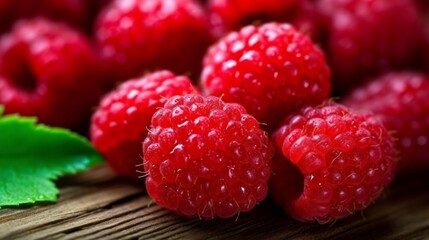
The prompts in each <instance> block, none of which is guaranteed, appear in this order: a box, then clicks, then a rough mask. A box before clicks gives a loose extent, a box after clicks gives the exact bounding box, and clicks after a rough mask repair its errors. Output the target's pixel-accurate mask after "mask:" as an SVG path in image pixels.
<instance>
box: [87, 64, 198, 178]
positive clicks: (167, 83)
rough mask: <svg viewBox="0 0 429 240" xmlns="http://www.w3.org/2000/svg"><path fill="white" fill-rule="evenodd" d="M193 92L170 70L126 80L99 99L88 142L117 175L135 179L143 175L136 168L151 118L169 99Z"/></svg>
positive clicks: (188, 82)
mask: <svg viewBox="0 0 429 240" xmlns="http://www.w3.org/2000/svg"><path fill="white" fill-rule="evenodd" d="M194 92H195V89H194V87H193V86H192V84H191V80H189V79H188V78H186V77H183V76H175V75H174V74H173V73H171V72H169V71H159V72H154V73H151V74H147V75H145V76H143V77H141V78H136V79H131V80H129V81H126V82H124V83H122V84H121V85H120V86H119V87H118V88H117V89H116V90H114V91H113V92H111V93H109V94H108V95H106V96H105V97H104V98H103V99H102V100H101V103H100V106H99V107H98V109H97V111H96V112H95V113H94V115H93V117H92V123H91V129H90V135H91V141H92V143H93V144H94V146H95V147H96V148H97V149H98V150H99V151H100V152H101V153H102V154H103V155H104V156H105V158H106V159H107V162H108V163H109V165H110V167H111V168H112V169H113V170H114V171H115V172H116V173H118V174H119V175H122V176H128V177H131V178H136V179H137V178H139V177H140V176H142V175H143V173H142V172H138V171H137V169H138V165H139V164H141V163H142V162H143V160H142V153H141V143H142V142H143V140H144V138H145V137H146V135H147V129H148V128H149V125H150V120H151V118H152V115H153V114H154V112H155V111H156V110H157V109H158V108H160V107H162V106H163V105H164V103H165V102H166V101H167V99H168V98H171V97H173V96H175V95H184V94H189V93H194Z"/></svg>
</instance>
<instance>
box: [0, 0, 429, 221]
mask: <svg viewBox="0 0 429 240" xmlns="http://www.w3.org/2000/svg"><path fill="white" fill-rule="evenodd" d="M23 2H24V1H23V0H5V1H0V15H1V16H2V21H1V22H0V34H1V35H0V104H1V105H4V107H5V111H6V113H19V114H22V115H31V116H37V117H38V119H39V121H40V122H41V123H45V124H49V125H54V126H62V127H67V128H70V129H72V130H80V131H86V129H88V127H89V137H90V139H91V141H92V143H93V144H94V146H95V147H96V148H97V149H98V150H99V151H100V152H101V153H102V154H103V155H104V156H105V158H106V160H107V162H108V164H109V166H110V167H111V168H112V169H113V170H114V171H115V172H116V173H117V174H119V175H122V176H126V177H129V178H131V179H134V180H138V179H139V178H144V177H145V184H146V188H147V192H148V194H149V195H150V196H151V197H152V198H153V200H154V201H155V202H156V203H157V204H159V205H160V206H162V207H165V208H167V209H170V210H172V211H174V212H177V213H178V214H180V215H184V216H187V217H199V218H203V219H209V218H215V217H220V218H228V217H232V216H234V215H237V214H239V213H240V212H247V211H250V210H252V209H253V208H254V207H255V206H256V205H257V204H258V203H259V202H261V201H263V200H264V199H265V198H266V196H267V195H271V197H272V198H273V199H274V201H275V202H276V203H278V204H279V205H281V206H282V207H283V208H284V210H285V212H286V213H287V214H289V215H290V216H292V217H293V218H295V219H297V220H298V221H303V222H311V221H318V222H320V223H325V222H332V221H335V220H336V219H340V218H344V217H347V216H348V215H350V214H352V213H353V212H355V211H359V210H362V209H364V208H366V207H367V206H368V205H369V204H371V203H372V202H373V201H374V200H375V199H377V198H378V197H379V196H380V194H381V193H382V192H383V190H384V189H385V188H386V187H387V186H388V185H389V184H390V183H391V182H392V180H393V179H394V176H395V172H396V169H398V171H399V173H402V174H405V173H410V172H415V171H417V170H420V171H429V161H428V158H429V100H428V99H429V98H428V96H429V75H426V74H427V72H428V71H429V68H428V67H429V32H428V31H427V28H428V26H429V25H428V24H429V23H427V22H426V21H425V19H428V17H427V16H428V14H429V11H427V4H425V3H424V1H418V0H415V1H410V0H377V1H375V0H264V1H260V0H254V1H247V0H246V1H245V0H230V1H226V0H207V1H197V0H110V1H109V0H97V1H95V0H94V1H83V0H82V1H79V0H73V1H55V0H34V1H29V2H27V1H25V3H23ZM30 2H31V3H30ZM398 13H400V17H398ZM116 85H119V86H117V87H115V86H116ZM107 92H109V93H107ZM106 93H107V94H106ZM103 95H104V96H103ZM330 98H331V99H330ZM336 98H339V102H340V103H341V104H340V103H335V102H334V100H332V99H336ZM342 104H344V105H342ZM97 106H98V107H97ZM92 110H95V111H94V112H93V113H92V112H91V111H92ZM91 113H92V118H90V116H91ZM89 122H90V124H88V123H89ZM88 125H89V126H88ZM82 129H83V130H82ZM398 161H399V162H398Z"/></svg>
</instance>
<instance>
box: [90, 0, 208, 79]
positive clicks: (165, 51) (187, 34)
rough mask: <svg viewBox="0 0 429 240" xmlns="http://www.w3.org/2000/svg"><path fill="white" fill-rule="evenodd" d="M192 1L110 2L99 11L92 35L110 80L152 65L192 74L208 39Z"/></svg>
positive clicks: (138, 0)
mask: <svg viewBox="0 0 429 240" xmlns="http://www.w3.org/2000/svg"><path fill="white" fill-rule="evenodd" d="M206 25H207V21H206V19H205V16H204V12H203V10H202V8H201V6H200V5H199V4H198V3H196V2H194V1H193V0H129V1H122V0H115V1H113V2H112V3H111V4H110V5H108V6H107V7H106V8H105V9H104V11H103V12H102V13H101V15H100V17H99V19H98V23H97V27H96V39H97V41H98V44H99V46H100V49H101V54H102V57H103V59H104V60H105V61H106V64H107V66H108V68H109V69H113V70H114V71H113V72H112V74H113V76H114V77H113V78H114V80H125V79H127V78H130V77H134V76H136V75H139V74H140V73H142V72H143V71H146V70H153V69H158V68H163V69H169V70H171V71H173V72H175V73H177V74H182V73H185V72H189V71H190V72H191V73H192V74H197V73H198V71H199V68H200V65H201V60H202V57H203V55H204V52H205V51H206V48H207V47H208V46H209V45H210V43H211V42H212V37H211V35H210V33H209V31H208V28H207V26H206Z"/></svg>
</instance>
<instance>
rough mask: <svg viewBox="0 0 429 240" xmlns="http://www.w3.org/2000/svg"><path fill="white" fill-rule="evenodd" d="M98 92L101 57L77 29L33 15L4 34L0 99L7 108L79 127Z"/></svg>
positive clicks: (51, 122)
mask: <svg viewBox="0 0 429 240" xmlns="http://www.w3.org/2000/svg"><path fill="white" fill-rule="evenodd" d="M100 95H101V83H100V65H99V59H98V57H97V55H96V53H95V51H94V50H93V49H92V48H91V45H90V43H89V40H88V39H86V38H85V37H84V36H83V35H82V34H80V33H78V32H77V31H75V30H73V29H71V28H69V27H67V26H65V25H62V24H57V23H53V22H49V21H47V20H43V19H34V20H28V21H21V22H18V23H17V24H16V25H15V27H14V28H13V31H12V32H10V33H9V34H6V35H3V37H2V38H1V39H0V104H3V105H5V108H6V112H7V113H20V114H22V115H27V116H37V117H38V118H39V121H40V122H42V123H45V124H48V125H55V126H62V127H68V128H77V127H80V126H79V125H80V124H82V123H83V122H84V121H85V120H86V119H89V116H90V113H91V109H90V108H91V107H92V106H93V105H95V104H96V103H97V101H98V97H99V96H100Z"/></svg>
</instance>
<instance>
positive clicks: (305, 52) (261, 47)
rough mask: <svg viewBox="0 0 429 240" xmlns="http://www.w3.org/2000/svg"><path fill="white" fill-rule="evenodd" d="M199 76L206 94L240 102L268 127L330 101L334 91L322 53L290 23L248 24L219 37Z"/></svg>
mask: <svg viewBox="0 0 429 240" xmlns="http://www.w3.org/2000/svg"><path fill="white" fill-rule="evenodd" d="M201 78H202V85H203V88H204V92H205V93H206V94H209V95H215V96H222V99H223V100H225V101H227V102H236V103H240V104H241V105H243V106H244V107H245V108H246V109H247V111H248V112H249V114H252V115H253V116H255V117H256V118H257V119H258V120H259V121H260V122H263V123H267V124H268V129H272V128H274V127H275V126H276V125H277V124H278V123H279V122H280V121H281V120H282V119H283V118H284V117H285V116H287V115H288V114H290V113H291V112H292V111H294V110H296V109H298V108H300V107H301V106H303V105H305V104H318V103H320V102H322V101H323V100H325V99H327V98H328V96H329V94H330V89H331V84H330V70H329V67H328V65H327V64H326V61H325V57H324V55H323V52H322V51H321V50H320V49H319V48H317V46H316V45H314V44H313V43H312V42H311V41H310V40H309V39H308V38H307V37H305V36H304V35H302V34H300V33H299V32H297V31H296V30H295V29H294V28H293V27H292V26H291V25H289V24H276V23H268V24H264V25H262V26H260V27H255V26H247V27H244V28H243V29H241V30H240V31H239V32H233V33H230V34H229V35H227V36H225V37H224V38H223V39H220V40H219V42H217V43H216V44H215V45H213V46H212V47H210V49H209V51H208V53H207V54H206V56H205V59H204V68H203V73H202V77H201Z"/></svg>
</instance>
